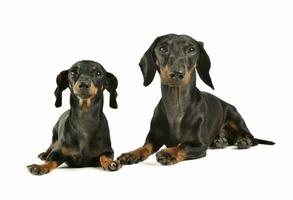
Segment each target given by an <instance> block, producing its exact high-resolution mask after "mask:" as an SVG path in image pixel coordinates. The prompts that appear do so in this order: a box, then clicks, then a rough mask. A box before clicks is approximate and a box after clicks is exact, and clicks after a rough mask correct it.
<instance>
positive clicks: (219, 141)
mask: <svg viewBox="0 0 293 200" xmlns="http://www.w3.org/2000/svg"><path fill="white" fill-rule="evenodd" d="M227 146H229V142H228V140H227V138H226V137H218V138H216V139H215V140H214V141H213V143H212V144H211V148H214V149H223V148H225V147H227Z"/></svg>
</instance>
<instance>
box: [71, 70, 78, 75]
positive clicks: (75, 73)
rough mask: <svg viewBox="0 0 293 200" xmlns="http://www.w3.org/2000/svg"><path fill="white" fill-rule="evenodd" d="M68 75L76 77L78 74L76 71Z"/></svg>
mask: <svg viewBox="0 0 293 200" xmlns="http://www.w3.org/2000/svg"><path fill="white" fill-rule="evenodd" d="M70 74H71V76H76V75H77V74H78V72H77V71H71V72H70Z"/></svg>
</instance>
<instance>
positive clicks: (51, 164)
mask: <svg viewBox="0 0 293 200" xmlns="http://www.w3.org/2000/svg"><path fill="white" fill-rule="evenodd" d="M63 162H64V161H63V156H62V155H61V154H60V152H57V151H52V152H51V153H50V154H49V155H48V157H47V160H46V162H45V163H44V164H40V165H37V164H32V165H29V166H27V168H28V170H29V172H30V173H31V174H34V175H44V174H48V173H49V172H50V171H52V170H54V169H56V168H57V167H58V166H59V165H61V164H62V163H63Z"/></svg>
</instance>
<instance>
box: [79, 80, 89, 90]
mask: <svg viewBox="0 0 293 200" xmlns="http://www.w3.org/2000/svg"><path fill="white" fill-rule="evenodd" d="M78 87H79V88H80V89H84V88H89V87H90V82H88V81H80V82H79V85H78Z"/></svg>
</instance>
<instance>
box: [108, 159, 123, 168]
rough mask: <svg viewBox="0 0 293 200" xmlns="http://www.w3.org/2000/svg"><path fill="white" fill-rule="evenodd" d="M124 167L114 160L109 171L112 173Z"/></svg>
mask: <svg viewBox="0 0 293 200" xmlns="http://www.w3.org/2000/svg"><path fill="white" fill-rule="evenodd" d="M121 167H122V165H121V163H120V162H119V161H118V160H114V161H112V162H111V163H110V164H109V166H108V170H110V171H117V170H118V169H120V168H121Z"/></svg>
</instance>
